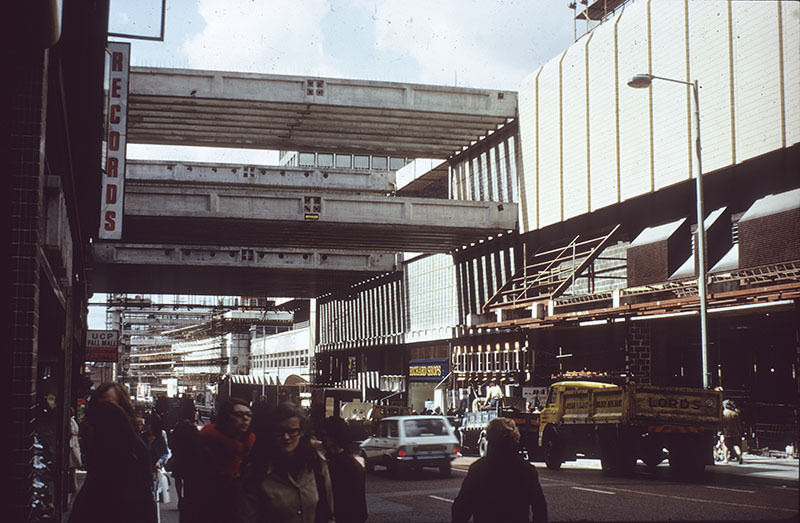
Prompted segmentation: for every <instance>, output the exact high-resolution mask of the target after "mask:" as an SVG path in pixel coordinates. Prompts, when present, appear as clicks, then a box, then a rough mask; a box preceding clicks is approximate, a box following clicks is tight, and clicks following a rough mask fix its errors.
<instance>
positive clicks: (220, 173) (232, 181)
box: [125, 160, 397, 194]
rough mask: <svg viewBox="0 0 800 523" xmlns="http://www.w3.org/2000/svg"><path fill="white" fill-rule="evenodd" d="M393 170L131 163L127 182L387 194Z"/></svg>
mask: <svg viewBox="0 0 800 523" xmlns="http://www.w3.org/2000/svg"><path fill="white" fill-rule="evenodd" d="M395 178H396V177H395V173H394V171H378V170H371V169H340V168H333V167H332V168H330V169H320V168H316V167H288V166H274V165H242V164H231V163H204V162H169V161H162V160H157V161H147V160H128V162H127V169H126V172H125V180H126V181H128V180H135V181H147V182H154V183H155V182H163V183H165V184H171V183H175V182H183V183H197V184H212V185H213V184H216V185H225V186H228V187H231V186H238V187H252V188H267V187H269V188H273V189H312V190H318V189H321V190H325V191H349V192H358V193H362V192H369V193H378V194H388V193H392V192H394V191H395V190H396V189H397V187H396V184H395Z"/></svg>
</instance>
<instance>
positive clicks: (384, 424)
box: [378, 420, 398, 438]
mask: <svg viewBox="0 0 800 523" xmlns="http://www.w3.org/2000/svg"><path fill="white" fill-rule="evenodd" d="M397 435H398V434H397V422H396V421H394V420H391V421H381V424H380V426H379V427H378V436H380V437H381V438H396V437H397Z"/></svg>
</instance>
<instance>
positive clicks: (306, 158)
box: [298, 153, 315, 167]
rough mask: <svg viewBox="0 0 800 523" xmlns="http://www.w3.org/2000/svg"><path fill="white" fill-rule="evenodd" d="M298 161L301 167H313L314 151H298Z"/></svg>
mask: <svg viewBox="0 0 800 523" xmlns="http://www.w3.org/2000/svg"><path fill="white" fill-rule="evenodd" d="M298 163H299V165H300V166H302V167H314V164H315V161H314V153H300V159H299V160H298Z"/></svg>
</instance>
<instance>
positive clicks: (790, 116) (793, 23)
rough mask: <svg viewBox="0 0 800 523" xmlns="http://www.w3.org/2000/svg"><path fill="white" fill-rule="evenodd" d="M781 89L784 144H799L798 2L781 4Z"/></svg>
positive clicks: (799, 12) (799, 24)
mask: <svg viewBox="0 0 800 523" xmlns="http://www.w3.org/2000/svg"><path fill="white" fill-rule="evenodd" d="M781 5H782V12H781V15H782V16H781V22H782V25H783V89H784V97H783V98H784V100H785V101H786V104H785V109H784V110H785V112H786V122H785V123H786V143H787V144H790V143H797V142H800V2H783V4H781Z"/></svg>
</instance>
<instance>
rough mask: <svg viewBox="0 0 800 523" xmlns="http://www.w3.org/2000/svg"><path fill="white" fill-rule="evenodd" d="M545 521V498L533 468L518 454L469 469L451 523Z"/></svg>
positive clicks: (483, 461)
mask: <svg viewBox="0 0 800 523" xmlns="http://www.w3.org/2000/svg"><path fill="white" fill-rule="evenodd" d="M529 508H530V509H532V510H533V521H534V522H535V523H544V522H546V521H547V501H545V499H544V493H543V492H542V486H541V485H540V484H539V474H538V473H537V472H536V468H535V467H534V466H533V465H531V464H530V463H528V462H527V461H525V460H524V459H523V458H522V457H521V456H519V454H516V453H513V454H500V455H494V456H492V455H488V456H486V457H483V458H481V459H479V460H478V461H476V462H475V463H473V464H472V465H471V466H470V467H469V472H467V477H466V478H464V482H463V483H462V484H461V490H460V491H459V493H458V496H456V499H455V501H454V502H453V523H462V522H463V523H466V521H468V520H469V518H470V516H472V517H473V518H474V522H475V523H487V522H489V523H491V522H496V521H503V522H505V523H516V522H528V521H530V519H529V517H528V510H529Z"/></svg>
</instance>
